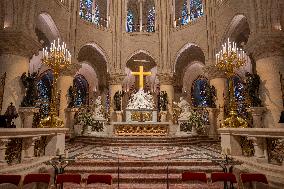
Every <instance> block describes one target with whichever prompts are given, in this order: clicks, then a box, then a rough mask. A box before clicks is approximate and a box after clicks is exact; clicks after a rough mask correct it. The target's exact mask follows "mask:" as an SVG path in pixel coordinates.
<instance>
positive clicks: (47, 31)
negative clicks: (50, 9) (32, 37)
mask: <svg viewBox="0 0 284 189" xmlns="http://www.w3.org/2000/svg"><path fill="white" fill-rule="evenodd" d="M35 28H36V32H37V29H38V30H39V31H40V32H42V33H43V34H44V35H45V37H46V38H47V39H48V41H49V42H50V43H51V42H52V41H53V40H56V39H58V38H60V33H59V30H58V27H57V26H56V24H55V22H54V20H53V19H52V17H51V16H50V14H48V13H47V12H42V13H41V14H39V15H38V17H37V20H36V26H35ZM37 35H39V34H38V33H37ZM38 37H39V40H40V37H41V36H38Z"/></svg>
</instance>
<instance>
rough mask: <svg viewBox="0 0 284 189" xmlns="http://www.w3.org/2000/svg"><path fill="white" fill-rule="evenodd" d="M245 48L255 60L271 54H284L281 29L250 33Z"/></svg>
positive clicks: (283, 37) (283, 35) (283, 36)
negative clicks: (278, 30)
mask: <svg viewBox="0 0 284 189" xmlns="http://www.w3.org/2000/svg"><path fill="white" fill-rule="evenodd" d="M245 50H246V51H247V52H248V54H250V55H252V57H253V58H254V59H255V60H259V59H262V58H267V57H271V56H284V34H283V32H281V31H280V32H270V33H269V32H267V33H259V34H252V35H250V37H249V41H248V43H247V44H246V47H245Z"/></svg>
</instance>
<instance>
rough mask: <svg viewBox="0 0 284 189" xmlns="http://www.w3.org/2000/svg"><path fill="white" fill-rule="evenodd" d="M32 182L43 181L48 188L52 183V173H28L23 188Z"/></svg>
mask: <svg viewBox="0 0 284 189" xmlns="http://www.w3.org/2000/svg"><path fill="white" fill-rule="evenodd" d="M31 183H39V184H41V183H43V184H46V188H49V185H50V175H49V174H45V173H32V174H27V175H26V176H25V178H24V181H23V188H24V186H25V185H28V184H31Z"/></svg>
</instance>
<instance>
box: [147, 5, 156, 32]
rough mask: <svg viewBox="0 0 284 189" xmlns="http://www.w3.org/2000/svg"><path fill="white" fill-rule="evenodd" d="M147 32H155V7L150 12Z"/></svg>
mask: <svg viewBox="0 0 284 189" xmlns="http://www.w3.org/2000/svg"><path fill="white" fill-rule="evenodd" d="M147 32H155V7H152V8H150V9H149V11H148V20H147Z"/></svg>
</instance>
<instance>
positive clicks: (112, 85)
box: [109, 73, 125, 122]
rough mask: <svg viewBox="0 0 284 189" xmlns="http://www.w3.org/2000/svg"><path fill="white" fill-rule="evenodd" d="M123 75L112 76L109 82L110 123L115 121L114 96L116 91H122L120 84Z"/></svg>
mask: <svg viewBox="0 0 284 189" xmlns="http://www.w3.org/2000/svg"><path fill="white" fill-rule="evenodd" d="M124 77H125V75H124V74H119V73H116V74H112V75H111V76H110V80H109V90H110V121H111V122H112V121H116V119H117V118H116V116H115V114H114V101H113V100H114V98H113V96H114V94H115V93H116V92H117V91H122V82H123V80H124Z"/></svg>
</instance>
